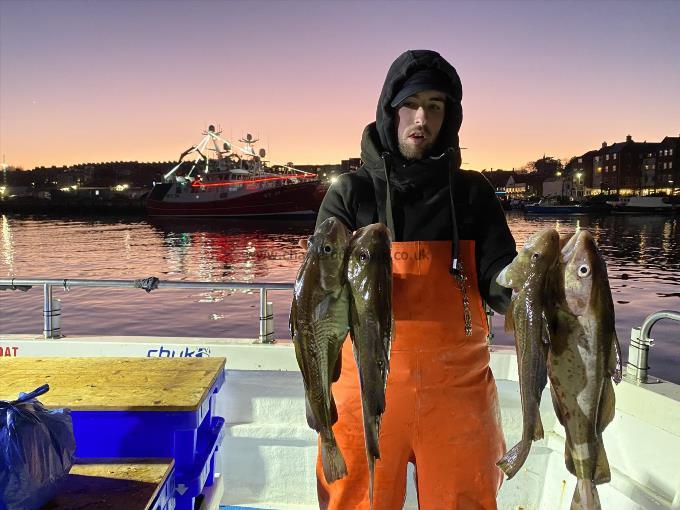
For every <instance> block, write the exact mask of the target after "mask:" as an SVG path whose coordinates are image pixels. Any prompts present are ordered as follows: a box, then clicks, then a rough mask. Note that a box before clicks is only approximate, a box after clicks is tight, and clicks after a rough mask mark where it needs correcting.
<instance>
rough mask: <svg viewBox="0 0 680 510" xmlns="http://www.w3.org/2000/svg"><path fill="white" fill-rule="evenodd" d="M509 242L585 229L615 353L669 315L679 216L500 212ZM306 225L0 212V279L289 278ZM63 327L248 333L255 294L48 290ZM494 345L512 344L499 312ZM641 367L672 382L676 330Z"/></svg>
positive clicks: (6, 300)
mask: <svg viewBox="0 0 680 510" xmlns="http://www.w3.org/2000/svg"><path fill="white" fill-rule="evenodd" d="M508 223H509V225H510V228H511V230H512V232H513V234H514V236H515V239H516V241H517V245H518V246H521V245H523V243H524V241H525V240H526V239H527V237H528V236H529V235H531V234H532V233H534V232H536V231H537V230H540V229H542V228H546V227H555V228H556V229H558V231H559V232H561V233H568V232H572V231H574V230H575V229H576V228H585V229H588V230H590V231H591V232H592V233H593V235H594V236H595V238H596V240H597V242H598V245H599V246H600V249H601V251H602V253H603V255H604V257H605V259H606V261H607V267H608V272H609V280H610V284H611V288H612V294H613V298H614V304H615V310H616V329H617V333H618V336H619V340H620V342H621V346H622V350H623V355H624V359H625V358H626V356H627V348H628V342H629V339H630V331H631V328H633V327H637V326H640V325H641V324H642V321H643V320H644V318H645V317H646V316H647V315H649V314H650V313H652V312H655V311H658V310H662V309H670V310H676V311H680V219H678V218H674V217H664V216H644V215H640V216H615V215H610V216H594V217H589V216H563V217H530V216H525V215H524V214H522V213H515V212H510V213H508ZM313 226H314V224H313V222H312V221H290V220H285V221H272V220H270V221H263V220H246V219H238V220H206V219H199V220H177V219H163V220H156V219H152V218H147V217H120V218H115V217H111V216H107V217H104V216H102V217H87V218H85V217H82V218H78V217H68V218H54V217H41V216H26V215H16V216H14V215H1V216H0V275H2V276H0V277H1V278H11V277H22V278H59V279H62V278H91V279H136V278H145V277H149V276H156V277H158V278H160V279H161V280H200V281H213V282H223V281H239V282H263V281H270V282H292V281H293V280H294V278H295V274H296V271H297V268H298V267H299V264H300V262H301V260H302V257H303V255H304V253H303V251H302V250H301V249H300V248H299V247H298V244H297V243H298V240H299V239H300V238H301V237H306V236H308V235H310V234H311V232H312V230H313ZM54 297H56V298H58V299H60V300H61V307H62V320H61V326H62V332H63V334H65V335H67V336H69V335H80V334H88V335H90V334H98V335H107V334H116V335H151V336H176V337H220V338H226V337H229V338H233V337H245V338H252V339H253V341H254V340H255V339H256V338H257V335H258V332H259V330H258V316H259V301H258V300H259V296H258V292H257V291H202V290H170V289H165V290H164V289H159V290H155V291H152V292H151V293H147V292H144V291H143V290H129V289H124V290H120V289H105V288H104V289H102V288H96V289H95V288H73V289H68V290H67V289H63V288H55V289H54ZM269 299H270V300H271V301H273V303H274V321H275V322H274V325H275V336H276V338H279V339H286V338H288V309H289V306H290V293H289V292H284V291H272V292H270V294H269ZM42 305H43V298H42V289H41V288H33V289H31V290H29V291H28V292H21V291H10V290H5V291H0V335H2V334H10V333H25V334H31V335H39V334H41V332H42ZM492 322H493V332H494V338H493V342H494V343H496V344H501V345H511V344H512V343H513V339H512V336H511V335H510V334H508V333H505V332H504V331H503V317H502V316H498V315H496V316H494V317H493V321H492ZM651 336H652V337H653V338H654V340H655V345H654V346H653V347H652V348H651V354H650V374H652V375H653V376H656V377H660V378H662V379H666V380H670V381H673V382H675V383H680V369H678V368H677V367H678V366H679V365H680V327H678V325H677V324H675V323H670V322H660V323H658V324H657V325H656V326H655V327H654V328H653V330H652V335H651Z"/></svg>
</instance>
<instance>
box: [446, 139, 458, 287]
mask: <svg viewBox="0 0 680 510" xmlns="http://www.w3.org/2000/svg"><path fill="white" fill-rule="evenodd" d="M455 151H456V149H454V148H453V147H449V149H448V151H447V152H448V153H449V199H450V200H451V227H452V230H453V232H452V235H451V267H449V272H450V273H451V274H452V275H454V276H457V275H458V274H459V272H460V267H459V264H458V258H459V254H460V249H459V247H458V223H457V221H456V208H455V207H454V201H453V189H454V184H455V179H456V167H455V163H454V161H455V160H454V153H455Z"/></svg>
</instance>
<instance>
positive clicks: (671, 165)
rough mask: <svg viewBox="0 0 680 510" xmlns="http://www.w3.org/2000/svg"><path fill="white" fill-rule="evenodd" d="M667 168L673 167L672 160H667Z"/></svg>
mask: <svg viewBox="0 0 680 510" xmlns="http://www.w3.org/2000/svg"><path fill="white" fill-rule="evenodd" d="M668 168H669V169H671V168H673V162H672V161H669V162H668Z"/></svg>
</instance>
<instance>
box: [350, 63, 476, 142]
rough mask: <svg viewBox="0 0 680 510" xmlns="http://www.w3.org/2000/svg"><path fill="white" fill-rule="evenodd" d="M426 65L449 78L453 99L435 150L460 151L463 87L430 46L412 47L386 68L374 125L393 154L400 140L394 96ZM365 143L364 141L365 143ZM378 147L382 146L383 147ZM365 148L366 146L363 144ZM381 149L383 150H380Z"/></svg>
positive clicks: (381, 140)
mask: <svg viewBox="0 0 680 510" xmlns="http://www.w3.org/2000/svg"><path fill="white" fill-rule="evenodd" d="M423 69H437V70H439V71H440V72H442V73H443V74H444V75H445V76H446V77H447V78H448V80H449V82H450V89H449V91H448V93H449V95H450V96H451V98H452V99H447V101H446V116H445V117H444V123H443V124H442V127H441V130H440V132H439V136H438V138H437V142H436V144H435V145H434V147H433V148H432V154H437V155H438V154H442V153H443V152H445V151H447V150H448V149H449V148H453V149H454V150H455V151H456V152H458V153H459V152H460V147H459V142H458V131H459V130H460V125H461V123H462V121H463V108H462V106H461V100H462V98H463V88H462V85H461V82H460V78H459V77H458V73H457V72H456V70H455V69H454V68H453V66H451V64H449V63H448V62H447V61H446V60H445V59H444V58H443V57H442V56H441V55H439V53H437V52H436V51H431V50H409V51H406V52H404V53H402V54H401V55H399V57H397V59H396V60H395V61H394V62H393V63H392V65H391V66H390V69H389V70H388V71H387V76H386V77H385V83H384V84H383V88H382V91H381V93H380V99H379V100H378V108H377V111H376V117H375V119H376V123H375V129H376V133H377V135H378V140H374V141H375V142H379V145H380V148H382V150H386V151H388V152H390V153H392V154H393V155H398V154H399V144H398V142H397V136H396V133H397V130H396V115H395V114H396V111H395V109H394V108H393V107H392V106H390V103H391V102H392V100H393V99H394V96H395V95H396V94H397V92H399V90H401V88H402V86H403V84H404V82H405V81H406V80H407V79H408V78H409V77H410V76H411V75H412V74H413V73H415V72H417V71H420V70H423ZM362 146H363V144H362ZM380 148H379V149H380ZM362 152H363V147H362ZM380 152H382V151H380Z"/></svg>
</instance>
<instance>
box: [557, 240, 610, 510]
mask: <svg viewBox="0 0 680 510" xmlns="http://www.w3.org/2000/svg"><path fill="white" fill-rule="evenodd" d="M562 264H563V269H562V272H561V273H562V278H563V279H562V282H561V283H562V285H561V288H562V290H563V295H562V296H559V298H558V306H557V310H556V314H555V319H554V332H553V335H552V338H551V349H550V354H549V356H548V373H549V377H550V383H551V395H552V399H553V405H554V407H555V413H556V414H557V417H558V419H559V421H560V423H562V425H563V426H564V428H565V432H566V436H567V441H566V445H565V463H566V466H567V469H568V470H569V471H570V472H571V473H572V474H573V475H574V476H576V477H577V479H578V480H577V487H576V490H575V491H574V497H573V499H572V504H571V508H572V509H573V510H580V509H588V510H593V509H599V508H600V503H599V497H598V494H597V490H596V488H595V485H596V484H601V483H606V482H608V481H609V480H610V479H611V475H610V470H609V462H608V460H607V454H606V453H605V450H604V444H603V442H602V432H603V431H604V429H605V427H606V426H607V425H608V424H609V423H610V422H611V421H612V419H613V418H614V404H615V396H614V387H613V385H612V377H613V378H614V379H615V380H616V381H619V380H620V368H619V360H620V349H619V344H618V339H617V337H616V331H615V329H614V303H613V300H612V296H611V290H610V288H609V281H608V279H607V268H606V265H605V262H604V260H603V259H602V257H601V255H600V253H599V250H598V248H597V245H596V243H595V240H594V239H593V236H592V235H591V234H590V232H588V231H586V230H581V231H579V232H577V233H576V234H575V235H574V236H572V238H571V239H570V240H569V242H567V243H566V244H565V245H564V247H563V249H562Z"/></svg>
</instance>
